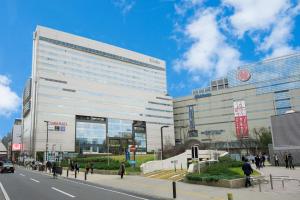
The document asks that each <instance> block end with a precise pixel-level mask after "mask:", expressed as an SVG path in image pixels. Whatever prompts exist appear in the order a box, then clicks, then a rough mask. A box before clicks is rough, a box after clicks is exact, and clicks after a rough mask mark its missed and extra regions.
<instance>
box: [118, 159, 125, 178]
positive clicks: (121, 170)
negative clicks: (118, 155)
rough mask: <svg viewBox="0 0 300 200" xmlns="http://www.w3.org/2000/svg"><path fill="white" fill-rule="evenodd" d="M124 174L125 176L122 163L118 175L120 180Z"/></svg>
mask: <svg viewBox="0 0 300 200" xmlns="http://www.w3.org/2000/svg"><path fill="white" fill-rule="evenodd" d="M124 174H125V163H124V162H122V163H121V165H120V169H119V175H120V176H121V179H123V176H124Z"/></svg>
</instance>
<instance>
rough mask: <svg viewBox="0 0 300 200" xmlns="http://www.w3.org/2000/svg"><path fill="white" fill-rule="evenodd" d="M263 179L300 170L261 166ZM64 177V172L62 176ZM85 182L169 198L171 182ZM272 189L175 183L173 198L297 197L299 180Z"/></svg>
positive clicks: (100, 178)
mask: <svg viewBox="0 0 300 200" xmlns="http://www.w3.org/2000/svg"><path fill="white" fill-rule="evenodd" d="M260 171H261V172H262V174H263V175H265V176H266V179H269V175H270V174H272V175H273V176H289V177H290V178H297V179H299V180H300V169H297V168H296V169H295V170H289V169H286V168H283V167H271V166H268V167H265V168H263V169H261V170H260ZM65 176H66V171H64V173H63V175H62V177H65ZM69 178H74V173H73V172H70V173H69ZM77 179H79V180H84V173H82V172H80V173H79V174H78V176H77ZM87 179H88V180H87V182H91V183H96V184H99V185H102V186H108V187H112V188H118V189H122V190H124V191H130V192H134V193H137V194H145V195H149V196H153V197H159V198H163V199H172V182H171V181H170V180H162V179H154V178H147V177H142V176H125V178H124V179H122V180H121V179H120V177H119V176H116V175H100V174H88V176H87ZM273 187H274V188H273V190H272V189H271V186H270V184H262V192H259V187H258V186H257V185H256V186H254V187H250V188H241V189H229V188H221V187H210V186H203V185H193V184H187V183H183V182H177V199H182V200H187V199H188V200H196V199H197V200H199V199H203V200H205V199H210V200H226V199H227V193H232V194H233V199H241V200H253V199H256V200H259V199H263V200H277V199H278V200H282V199H284V200H296V199H297V200H298V199H299V195H300V183H299V182H297V181H285V182H284V188H283V187H282V182H281V181H273Z"/></svg>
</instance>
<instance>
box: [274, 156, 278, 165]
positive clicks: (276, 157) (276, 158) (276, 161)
mask: <svg viewBox="0 0 300 200" xmlns="http://www.w3.org/2000/svg"><path fill="white" fill-rule="evenodd" d="M274 161H275V166H279V159H278V155H277V154H276V153H275V154H274Z"/></svg>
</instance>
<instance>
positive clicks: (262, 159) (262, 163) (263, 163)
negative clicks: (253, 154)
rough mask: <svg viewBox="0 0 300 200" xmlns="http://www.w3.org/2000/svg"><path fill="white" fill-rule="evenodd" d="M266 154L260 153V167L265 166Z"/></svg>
mask: <svg viewBox="0 0 300 200" xmlns="http://www.w3.org/2000/svg"><path fill="white" fill-rule="evenodd" d="M265 161H266V156H265V154H262V155H261V167H265Z"/></svg>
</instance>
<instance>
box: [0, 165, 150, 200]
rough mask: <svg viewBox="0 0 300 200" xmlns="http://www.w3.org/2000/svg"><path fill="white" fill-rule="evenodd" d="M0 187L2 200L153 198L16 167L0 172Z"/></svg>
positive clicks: (124, 199)
mask: <svg viewBox="0 0 300 200" xmlns="http://www.w3.org/2000/svg"><path fill="white" fill-rule="evenodd" d="M101 184H102V183H101ZM102 185H105V183H103V184H102ZM0 187H1V189H2V193H7V196H8V198H6V200H9V199H10V200H61V199H62V200H65V199H74V200H75V199H76V200H77V199H82V200H86V199H95V200H96V199H97V200H129V199H130V200H154V199H153V198H151V197H150V198H149V197H145V196H141V195H136V194H131V193H127V192H123V191H120V190H116V189H112V188H106V187H102V186H98V185H93V184H86V183H84V182H83V181H76V180H70V179H66V178H58V179H53V178H52V177H51V176H49V175H47V174H41V173H39V172H34V171H30V170H26V169H23V168H20V167H18V168H16V171H15V173H14V174H11V173H9V174H8V173H6V174H0ZM3 190H4V192H3ZM0 192H1V191H0Z"/></svg>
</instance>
